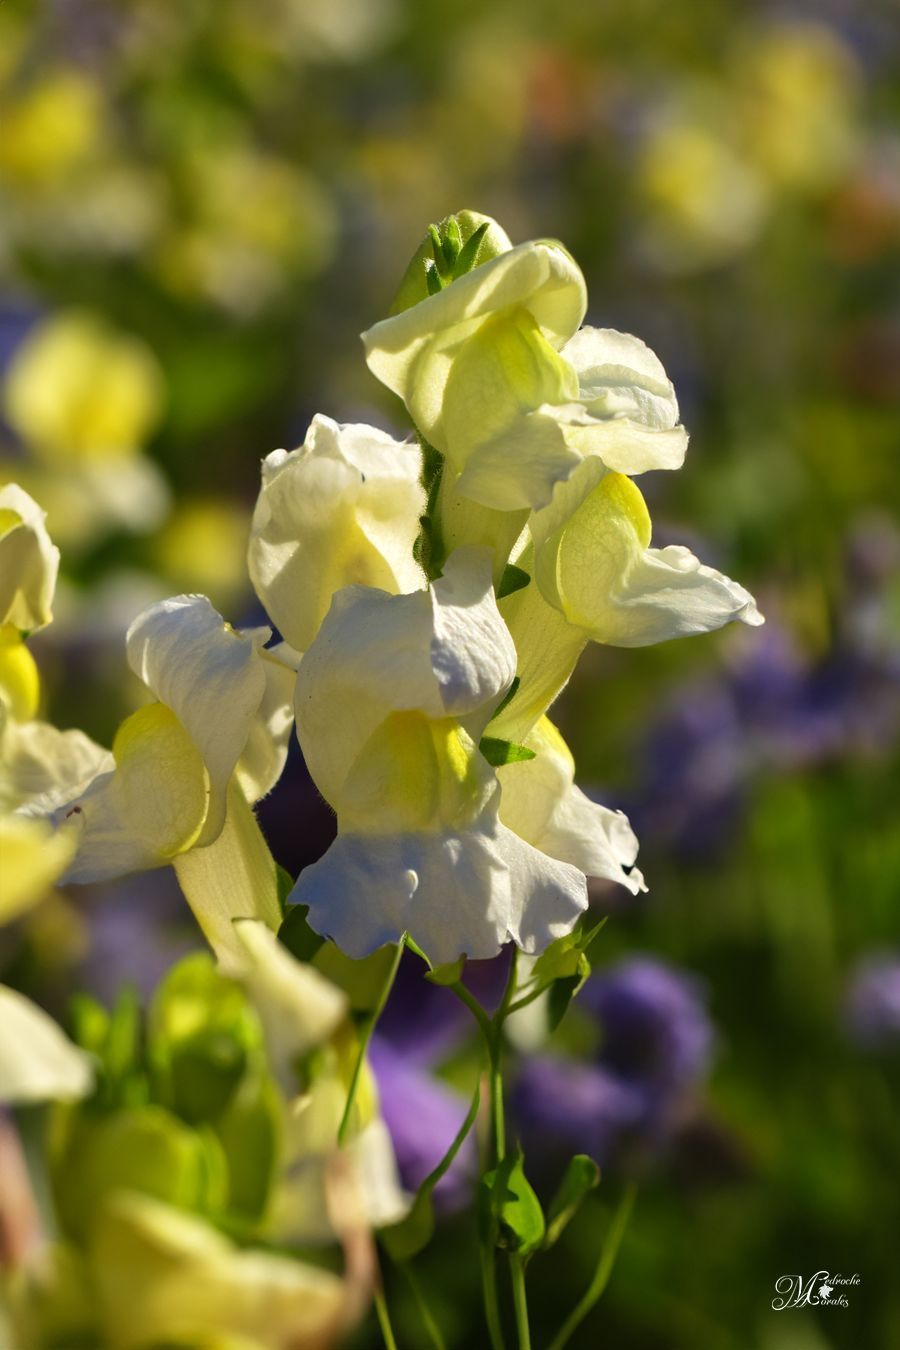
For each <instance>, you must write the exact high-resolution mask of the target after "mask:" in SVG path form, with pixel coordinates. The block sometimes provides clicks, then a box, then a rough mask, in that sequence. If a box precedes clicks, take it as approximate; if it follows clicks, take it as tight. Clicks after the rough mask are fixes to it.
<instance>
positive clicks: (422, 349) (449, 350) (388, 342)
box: [363, 240, 586, 446]
mask: <svg viewBox="0 0 900 1350" xmlns="http://www.w3.org/2000/svg"><path fill="white" fill-rule="evenodd" d="M585 305H586V294H585V286H584V278H583V277H582V275H581V272H580V271H579V269H578V267H577V265H576V264H575V262H574V261H573V260H572V258H571V257H570V255H569V254H568V253H567V252H566V251H565V249H564V248H562V246H561V245H559V244H554V243H552V242H550V241H543V240H539V241H536V242H531V243H526V244H519V245H518V246H517V247H516V248H513V249H510V250H509V251H508V252H506V253H501V254H499V256H497V257H496V258H492V259H491V260H490V261H489V262H486V263H483V264H482V265H481V266H480V267H476V268H474V269H473V271H471V272H468V273H467V274H466V275H464V276H462V277H460V278H459V279H458V280H456V281H454V282H452V283H451V284H450V285H449V286H447V287H446V288H445V289H444V290H442V291H440V292H438V294H436V295H432V296H430V297H429V298H428V299H427V300H422V301H421V302H420V303H419V304H417V305H413V306H412V307H411V308H410V309H406V310H403V311H402V313H400V314H397V315H395V316H394V317H393V318H390V319H384V320H383V321H382V322H381V323H377V324H375V326H374V327H373V328H370V329H369V330H368V332H366V333H364V334H363V342H364V344H365V348H366V360H367V361H368V363H369V367H370V369H371V370H372V371H373V372H374V374H375V375H377V376H378V378H379V379H380V380H381V381H382V382H383V383H384V384H386V385H387V387H388V388H389V389H392V390H393V391H394V393H395V394H399V395H400V397H401V398H402V399H403V400H404V401H405V403H406V405H407V407H408V408H409V411H410V413H411V415H412V418H413V421H414V422H415V424H416V426H417V427H418V428H419V430H420V431H421V432H422V433H423V435H424V436H426V437H427V439H428V440H429V441H431V443H432V444H436V445H438V446H440V444H441V440H442V437H441V430H440V421H441V414H442V406H443V399H444V390H445V387H446V384H447V379H448V376H449V374H450V368H451V365H452V359H453V356H454V355H455V352H456V350H457V349H458V347H459V345H460V343H462V342H463V341H464V340H465V339H466V338H468V337H469V336H471V334H472V333H473V332H475V330H476V329H477V328H478V327H479V326H480V324H481V323H483V322H484V320H485V319H486V318H488V317H489V316H490V315H491V314H495V313H497V312H498V311H499V310H503V309H508V308H512V307H514V306H521V307H522V308H524V309H526V310H528V311H529V312H530V313H531V314H532V315H533V316H534V318H535V320H536V321H537V323H538V324H539V326H540V328H541V330H542V332H543V333H544V336H545V337H546V338H547V339H548V341H549V342H550V343H551V344H552V345H553V346H554V347H557V348H558V347H561V346H562V345H563V343H564V342H566V341H567V340H568V339H569V338H570V337H571V336H572V334H573V333H574V332H575V331H576V329H577V328H578V325H579V324H580V322H581V320H582V318H583V317H584V310H585Z"/></svg>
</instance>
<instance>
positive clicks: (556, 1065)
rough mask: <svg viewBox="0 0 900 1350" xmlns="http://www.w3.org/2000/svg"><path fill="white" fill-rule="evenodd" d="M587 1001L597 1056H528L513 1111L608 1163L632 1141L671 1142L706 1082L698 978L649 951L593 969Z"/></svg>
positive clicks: (709, 1040)
mask: <svg viewBox="0 0 900 1350" xmlns="http://www.w3.org/2000/svg"><path fill="white" fill-rule="evenodd" d="M579 998H580V1006H581V1007H582V1008H584V1009H585V1010H586V1011H588V1012H589V1013H591V1014H593V1015H594V1016H595V1017H596V1018H597V1019H598V1021H599V1023H600V1026H601V1034H602V1040H601V1044H600V1049H599V1052H598V1055H597V1058H596V1060H595V1062H594V1063H593V1064H584V1063H578V1062H575V1061H569V1060H563V1059H559V1058H554V1057H552V1056H549V1055H542V1056H538V1057H535V1058H533V1059H530V1060H526V1061H525V1063H524V1064H523V1066H522V1069H521V1072H520V1074H519V1078H518V1081H517V1084H516V1089H515V1092H514V1098H513V1101H514V1112H515V1115H516V1118H517V1121H518V1123H519V1125H520V1127H521V1129H522V1131H523V1134H524V1135H525V1136H526V1138H531V1139H532V1140H534V1141H538V1142H540V1143H541V1144H544V1145H547V1146H550V1147H552V1144H553V1143H554V1142H555V1143H557V1144H563V1145H565V1146H566V1148H568V1149H572V1148H574V1149H577V1150H579V1151H582V1152H586V1153H589V1154H590V1155H591V1156H592V1157H594V1158H596V1159H597V1161H598V1162H606V1161H607V1160H608V1159H609V1157H610V1156H612V1155H613V1154H615V1153H616V1152H617V1151H618V1149H619V1147H620V1146H621V1145H623V1144H624V1143H625V1142H626V1141H632V1142H634V1143H638V1144H641V1145H643V1146H644V1147H655V1146H658V1145H660V1144H661V1143H663V1142H664V1141H665V1140H666V1138H667V1137H669V1136H670V1135H671V1134H672V1133H673V1132H674V1131H675V1130H676V1129H677V1127H678V1125H679V1123H680V1121H681V1120H682V1119H683V1118H684V1116H685V1114H686V1113H687V1110H688V1108H689V1106H690V1104H691V1102H692V1100H693V1097H694V1095H695V1093H696V1090H697V1088H698V1087H699V1085H700V1084H701V1082H702V1081H703V1079H704V1077H705V1075H706V1073H707V1071H708V1069H709V1063H710V1059H711V1055H712V1046H713V1030H712V1026H711V1024H710V1021H709V1017H708V1015H707V1012H706V1007H705V1003H704V999H703V995H702V992H701V989H700V987H699V985H698V983H697V982H696V981H695V980H694V979H692V978H691V977H690V976H688V975H686V974H685V973H684V972H682V971H679V970H676V969H674V968H672V967H669V966H667V965H665V964H663V963H662V962H660V961H656V960H653V959H651V958H649V957H636V958H633V959H631V960H627V961H623V962H621V963H620V964H619V965H617V966H615V967H613V968H612V969H611V970H609V971H607V972H604V973H602V974H597V975H594V976H592V977H591V978H590V979H589V980H588V983H587V984H586V986H585V988H584V989H583V990H582V993H581V995H580V996H579Z"/></svg>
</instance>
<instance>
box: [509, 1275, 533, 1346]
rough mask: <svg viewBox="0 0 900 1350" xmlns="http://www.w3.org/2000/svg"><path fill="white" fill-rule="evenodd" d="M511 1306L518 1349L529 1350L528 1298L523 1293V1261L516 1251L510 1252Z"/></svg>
mask: <svg viewBox="0 0 900 1350" xmlns="http://www.w3.org/2000/svg"><path fill="white" fill-rule="evenodd" d="M509 1261H510V1276H511V1279H512V1291H513V1306H514V1307H515V1310H516V1332H517V1334H518V1337H519V1350H531V1328H530V1327H529V1325H528V1299H527V1297H526V1294H525V1262H524V1261H523V1260H522V1258H521V1256H519V1254H518V1252H510V1256H509Z"/></svg>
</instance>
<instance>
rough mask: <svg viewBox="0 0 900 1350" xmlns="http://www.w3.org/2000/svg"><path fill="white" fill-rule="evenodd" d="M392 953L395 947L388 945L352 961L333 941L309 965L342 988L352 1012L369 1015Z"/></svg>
mask: <svg viewBox="0 0 900 1350" xmlns="http://www.w3.org/2000/svg"><path fill="white" fill-rule="evenodd" d="M396 954H397V947H396V944H395V943H393V942H388V943H386V944H385V945H384V946H383V947H379V948H378V950H377V951H374V952H372V953H371V954H370V955H369V956H364V957H362V958H361V960H357V961H355V960H353V958H352V957H350V956H345V955H344V953H343V952H342V951H341V949H340V948H339V947H337V946H336V945H335V944H334V943H333V942H324V943H323V944H322V946H321V947H320V948H319V950H318V951H317V952H316V954H315V957H314V958H313V962H312V964H313V965H314V966H315V967H316V969H317V970H320V971H321V972H322V974H323V975H327V976H328V978H329V979H330V980H331V981H333V983H334V984H336V985H338V987H339V988H341V989H343V991H344V993H345V994H346V995H347V997H348V998H349V1000H350V1008H351V1011H352V1012H355V1013H369V1012H372V1010H373V1009H374V1008H376V1007H377V1006H378V1002H379V999H380V998H381V996H382V993H383V991H384V985H385V981H386V980H387V978H388V975H389V974H390V971H391V966H392V965H393V963H394V960H395V958H396Z"/></svg>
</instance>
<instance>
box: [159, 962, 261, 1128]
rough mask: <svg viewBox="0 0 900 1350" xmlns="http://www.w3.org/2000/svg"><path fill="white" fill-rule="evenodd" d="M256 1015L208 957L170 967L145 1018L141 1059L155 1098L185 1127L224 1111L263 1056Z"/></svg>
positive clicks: (242, 994)
mask: <svg viewBox="0 0 900 1350" xmlns="http://www.w3.org/2000/svg"><path fill="white" fill-rule="evenodd" d="M263 1053H264V1052H263V1035H262V1026H261V1024H260V1021H259V1016H258V1014H257V1012H256V1010H255V1008H254V1007H253V1005H252V1004H251V1003H250V1000H249V999H248V997H247V995H246V993H245V992H244V990H243V989H242V988H241V986H240V985H239V984H238V983H236V981H234V980H231V979H228V978H227V977H226V976H224V975H222V973H221V972H220V971H219V970H218V968H217V966H216V964H215V962H214V961H213V958H212V956H211V955H210V954H209V953H208V952H195V953H193V954H192V955H191V956H187V957H185V958H184V959H183V960H182V961H179V962H178V963H177V965H175V966H173V967H172V969H171V970H170V971H169V972H168V974H167V975H166V977H165V978H164V979H163V981H162V982H161V983H160V984H159V986H158V987H157V989H156V992H155V994H154V996H153V999H152V1000H151V1003H150V1007H149V1008H148V1011H147V1057H148V1061H149V1064H150V1070H151V1075H152V1082H153V1087H154V1097H155V1099H156V1100H157V1101H160V1102H162V1103H164V1105H165V1106H167V1107H168V1108H169V1109H170V1110H172V1111H173V1112H175V1114H176V1115H178V1116H180V1117H181V1118H182V1119H183V1120H186V1121H189V1122H190V1123H191V1124H198V1123H199V1122H201V1121H211V1120H215V1119H216V1118H217V1117H218V1116H220V1115H221V1114H222V1112H223V1111H225V1110H226V1109H227V1107H228V1105H229V1103H230V1101H231V1100H232V1098H233V1096H234V1094H235V1093H236V1092H237V1090H238V1086H239V1084H240V1082H241V1079H242V1078H243V1076H244V1074H245V1073H246V1072H247V1070H248V1068H249V1067H251V1065H252V1064H253V1063H254V1062H258V1061H259V1060H260V1059H261V1057H262V1055H263Z"/></svg>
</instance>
